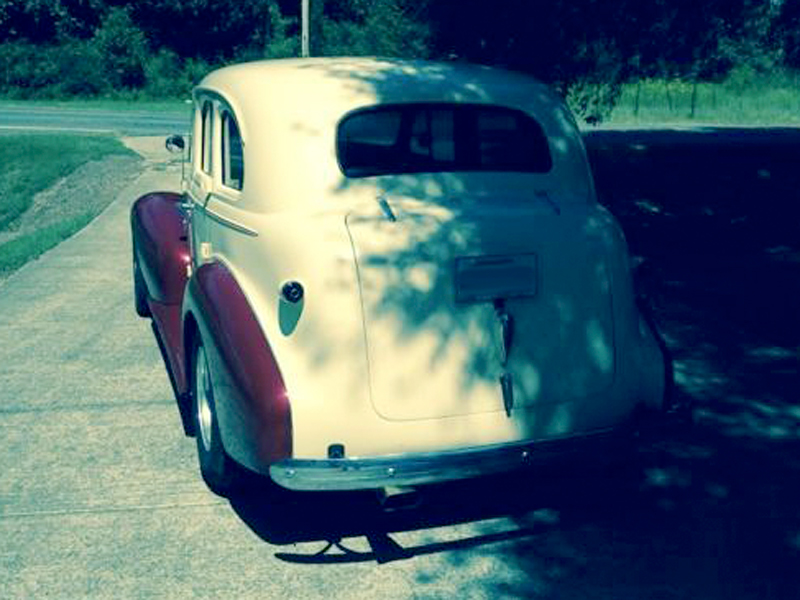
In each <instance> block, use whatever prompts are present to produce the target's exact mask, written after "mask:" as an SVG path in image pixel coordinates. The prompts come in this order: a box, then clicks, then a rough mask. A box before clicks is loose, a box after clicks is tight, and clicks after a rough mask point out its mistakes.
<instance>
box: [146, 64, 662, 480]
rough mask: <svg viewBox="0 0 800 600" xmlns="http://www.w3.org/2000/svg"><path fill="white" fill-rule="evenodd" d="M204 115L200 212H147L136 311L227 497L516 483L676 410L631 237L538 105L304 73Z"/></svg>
mask: <svg viewBox="0 0 800 600" xmlns="http://www.w3.org/2000/svg"><path fill="white" fill-rule="evenodd" d="M193 111H194V113H193V125H192V128H193V129H192V133H191V136H190V137H189V138H188V139H187V140H186V146H187V147H186V150H185V152H186V154H185V156H186V160H187V163H186V167H185V168H186V173H185V176H184V181H183V190H182V192H180V193H179V192H154V193H151V194H147V195H145V196H143V197H141V198H139V199H138V200H137V201H136V202H135V204H134V205H133V208H132V214H131V224H132V231H133V249H134V250H133V275H134V296H135V304H136V310H137V312H138V313H139V314H140V315H142V316H146V317H150V318H152V326H153V331H154V333H155V337H156V340H157V341H158V344H159V347H160V348H161V351H162V354H163V357H164V362H165V364H166V367H167V371H168V373H169V377H170V380H171V383H172V386H173V388H174V393H175V396H176V398H177V404H178V407H179V409H180V414H181V416H182V420H183V425H184V428H185V432H186V433H187V434H188V435H194V436H196V438H197V449H198V454H199V462H200V469H201V472H202V475H203V478H204V479H205V481H206V482H207V484H208V485H209V487H210V488H211V489H212V490H213V491H215V492H217V493H220V494H226V493H228V492H230V491H231V490H232V489H234V487H235V485H236V482H237V479H239V477H240V475H241V474H242V473H248V472H254V473H256V474H260V475H262V476H265V477H268V478H269V479H270V480H271V481H272V482H273V484H277V485H278V486H280V487H283V488H288V489H290V490H356V489H371V488H375V489H384V488H393V489H398V488H399V489H402V488H403V487H404V486H406V487H407V486H418V485H420V484H425V483H430V482H440V481H447V480H454V479H460V478H472V477H477V476H483V475H487V474H492V473H500V472H506V471H512V470H516V469H519V468H520V467H522V466H524V465H526V464H531V465H536V464H541V463H543V462H548V461H551V460H557V459H558V458H560V457H565V456H567V457H569V456H575V455H577V456H581V453H586V454H587V455H588V454H595V455H597V454H599V453H602V452H604V451H605V450H604V448H606V447H607V444H608V443H609V441H610V440H614V439H618V438H619V437H620V436H627V435H629V434H630V433H631V432H632V431H634V430H635V429H636V427H637V426H638V425H637V424H638V423H640V422H643V420H644V417H643V415H649V414H659V412H660V411H661V412H663V411H665V410H667V409H669V408H670V406H669V401H668V396H669V395H668V390H669V380H670V373H671V372H670V368H669V361H668V360H667V358H666V356H665V353H664V348H663V344H662V343H661V342H660V340H659V338H658V336H657V334H656V332H655V330H654V328H653V326H652V323H651V322H649V321H648V320H647V319H645V318H643V317H642V315H641V313H640V311H639V310H638V308H637V304H636V296H635V293H634V290H633V285H632V277H631V269H630V263H629V257H628V253H627V248H626V244H625V240H624V237H623V235H622V232H621V231H620V228H619V227H618V225H617V223H616V222H615V220H614V218H613V217H612V216H611V215H610V214H609V213H608V212H607V211H606V210H605V209H603V208H602V207H601V206H600V205H599V204H598V202H597V199H596V196H595V190H594V187H593V181H592V175H591V172H590V168H589V165H588V162H587V158H586V155H585V151H584V146H583V143H582V140H581V136H580V133H579V131H578V129H577V127H576V125H575V121H574V119H573V117H572V115H571V113H570V111H569V110H568V109H567V108H566V106H565V105H564V103H563V102H562V101H561V100H560V99H559V98H558V97H557V96H556V95H555V94H554V93H552V92H551V91H550V90H549V89H548V88H547V87H546V86H544V85H542V84H540V83H538V82H537V81H535V80H533V79H531V78H529V77H528V76H524V75H522V74H515V73H512V72H507V71H503V70H497V69H491V68H487V67H479V66H472V65H467V64H460V63H452V64H451V63H434V62H423V61H399V60H379V59H368V58H352V59H348V58H330V59H287V60H275V61H261V62H254V63H249V64H241V65H236V66H230V67H226V68H223V69H220V70H218V71H215V72H213V73H211V74H209V75H208V76H207V77H206V78H205V79H204V80H203V81H202V82H201V83H200V85H199V86H198V87H197V88H196V89H195V90H194V93H193ZM170 144H171V145H173V146H181V147H182V146H183V145H184V140H183V138H172V139H171V140H170ZM242 467H244V469H242ZM276 489H277V488H276Z"/></svg>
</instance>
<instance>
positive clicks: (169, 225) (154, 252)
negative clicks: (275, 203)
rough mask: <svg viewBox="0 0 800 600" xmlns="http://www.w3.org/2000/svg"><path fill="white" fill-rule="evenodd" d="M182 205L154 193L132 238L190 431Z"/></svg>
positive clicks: (141, 208)
mask: <svg viewBox="0 0 800 600" xmlns="http://www.w3.org/2000/svg"><path fill="white" fill-rule="evenodd" d="M182 199H183V197H182V196H181V195H180V194H176V193H174V192H153V193H151V194H146V195H144V196H142V197H141V198H139V199H138V200H136V202H135V203H134V204H133V208H132V209H131V232H132V235H133V251H134V253H135V254H136V261H137V263H138V265H139V270H140V272H141V274H142V277H143V279H144V281H145V286H146V288H147V303H148V305H149V307H150V312H151V314H152V317H153V324H154V328H153V329H154V333H155V335H156V339H157V340H158V345H159V349H160V350H161V354H162V357H163V359H164V363H165V366H166V368H167V373H168V374H169V378H170V383H171V384H172V388H173V391H174V392H175V397H176V398H177V399H178V403H179V407H180V409H181V417H182V420H183V423H184V428H187V426H188V424H189V423H188V415H187V412H186V411H187V407H186V406H185V402H184V399H185V397H186V392H187V381H186V372H185V368H184V367H185V364H186V359H185V356H184V352H183V348H184V346H183V332H182V329H181V305H182V303H183V293H184V290H185V289H186V282H187V280H188V267H189V265H190V264H191V253H190V248H189V239H188V226H189V225H188V219H187V216H186V213H185V212H184V209H183V208H181V201H182ZM188 431H189V430H188V429H187V432H188Z"/></svg>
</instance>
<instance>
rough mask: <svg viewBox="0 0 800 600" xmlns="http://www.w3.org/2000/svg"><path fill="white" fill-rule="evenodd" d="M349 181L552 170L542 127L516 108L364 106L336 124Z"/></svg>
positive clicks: (343, 162)
mask: <svg viewBox="0 0 800 600" xmlns="http://www.w3.org/2000/svg"><path fill="white" fill-rule="evenodd" d="M337 153H338V158H339V165H340V166H341V168H342V172H343V173H344V174H345V175H347V176H348V177H368V176H371V175H386V174H395V173H420V172H442V171H518V172H526V173H546V172H548V171H550V169H551V168H552V166H553V161H552V158H551V156H550V149H549V147H548V144H547V138H546V136H545V134H544V131H543V130H542V127H541V125H539V123H537V122H536V121H535V120H534V119H532V118H531V117H530V116H528V115H527V114H525V113H524V112H522V111H520V110H515V109H511V108H505V107H500V106H487V105H473V104H394V105H384V106H380V107H374V108H366V109H362V110H359V111H357V112H354V113H351V114H349V115H348V116H346V117H345V118H344V119H343V120H342V121H341V123H340V124H339V129H338V135H337Z"/></svg>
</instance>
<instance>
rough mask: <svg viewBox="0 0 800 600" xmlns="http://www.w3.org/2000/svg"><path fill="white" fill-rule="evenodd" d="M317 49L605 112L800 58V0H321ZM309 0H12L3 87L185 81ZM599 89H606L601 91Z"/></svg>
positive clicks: (3, 19)
mask: <svg viewBox="0 0 800 600" xmlns="http://www.w3.org/2000/svg"><path fill="white" fill-rule="evenodd" d="M311 6H312V36H311V37H312V51H313V53H314V54H317V55H343V54H350V55H361V54H371V55H382V56H401V57H433V58H440V59H452V58H458V59H465V60H470V61H474V62H479V63H486V64H494V65H503V66H506V67H510V68H514V69H519V70H523V71H527V72H530V73H533V74H534V75H536V76H538V77H539V78H541V79H543V80H545V81H547V82H549V83H551V84H553V85H554V86H556V87H557V88H559V89H561V91H562V92H564V93H565V94H566V93H567V92H568V91H570V92H571V96H572V97H573V98H574V99H575V100H576V102H577V104H576V106H577V107H578V108H579V110H582V111H583V112H584V113H585V114H589V115H591V114H594V113H596V114H597V116H598V117H600V116H602V114H601V113H602V111H603V107H607V106H609V105H610V104H613V101H614V99H615V97H616V94H617V93H618V90H619V85H620V83H621V82H624V81H627V80H631V79H637V78H643V77H666V78H680V79H684V80H689V81H698V80H708V79H721V78H724V77H725V76H727V75H728V74H729V73H731V72H734V73H737V74H739V75H741V74H742V73H755V74H758V73H762V72H768V71H770V70H772V69H775V68H783V67H788V68H800V0H548V2H531V1H530V0H492V1H491V2H489V1H487V0H459V1H458V2H453V1H452V0H312V2H311ZM299 12H300V0H249V1H248V2H242V1H241V0H136V1H134V0H0V68H2V71H0V92H4V93H6V94H8V93H16V94H19V95H41V94H52V95H58V94H104V93H112V92H114V93H117V92H118V91H119V90H128V91H129V92H132V91H144V92H146V93H150V94H179V93H182V92H184V91H185V90H186V89H188V88H189V87H190V86H191V84H192V83H193V82H194V81H196V79H197V77H199V76H201V75H202V74H203V73H204V72H205V71H206V70H208V69H210V68H212V67H213V66H216V65H219V64H222V63H227V62H231V61H238V60H250V59H255V58H262V57H272V58H275V57H284V56H296V55H297V54H298V52H299V28H300V24H299V17H300V15H299ZM592 94H594V97H593V96H592Z"/></svg>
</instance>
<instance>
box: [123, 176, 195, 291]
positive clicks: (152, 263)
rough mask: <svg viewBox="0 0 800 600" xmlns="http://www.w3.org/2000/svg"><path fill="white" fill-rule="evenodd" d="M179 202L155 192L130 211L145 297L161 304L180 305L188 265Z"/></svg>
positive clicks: (173, 196) (184, 218)
mask: <svg viewBox="0 0 800 600" xmlns="http://www.w3.org/2000/svg"><path fill="white" fill-rule="evenodd" d="M182 199H183V197H182V196H181V195H180V194H176V193H174V192H154V193H152V194H147V195H145V196H142V197H141V198H139V199H138V200H137V201H136V202H135V203H134V205H133V208H132V209H131V230H132V232H133V247H134V252H136V255H137V258H138V261H139V268H140V269H141V272H142V276H143V277H144V280H145V283H146V285H147V293H148V297H149V299H150V300H151V301H154V302H159V303H161V304H177V305H180V304H181V303H182V301H183V291H184V289H185V287H186V280H187V272H186V268H187V266H188V265H189V264H191V254H190V249H189V238H188V226H189V224H188V219H187V216H186V213H185V212H184V209H183V208H181V200H182Z"/></svg>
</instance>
